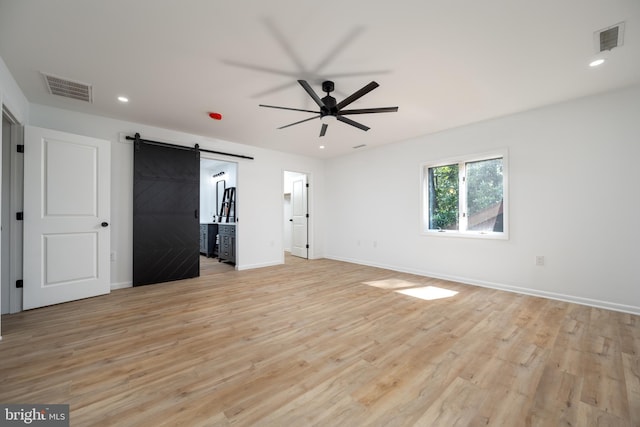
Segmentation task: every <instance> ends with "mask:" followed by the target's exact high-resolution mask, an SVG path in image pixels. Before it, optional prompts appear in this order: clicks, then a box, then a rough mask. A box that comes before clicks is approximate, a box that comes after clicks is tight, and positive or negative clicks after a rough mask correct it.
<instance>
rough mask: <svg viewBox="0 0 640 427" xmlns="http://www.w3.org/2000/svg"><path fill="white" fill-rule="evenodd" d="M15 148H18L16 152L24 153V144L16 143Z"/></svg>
mask: <svg viewBox="0 0 640 427" xmlns="http://www.w3.org/2000/svg"><path fill="white" fill-rule="evenodd" d="M16 148H17V149H18V153H24V144H19V145H16Z"/></svg>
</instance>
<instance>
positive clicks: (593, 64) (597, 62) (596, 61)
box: [589, 58, 604, 67]
mask: <svg viewBox="0 0 640 427" xmlns="http://www.w3.org/2000/svg"><path fill="white" fill-rule="evenodd" d="M602 64H604V59H602V58H598V59H594V60H593V61H591V62H590V63H589V67H597V66H598V65H602Z"/></svg>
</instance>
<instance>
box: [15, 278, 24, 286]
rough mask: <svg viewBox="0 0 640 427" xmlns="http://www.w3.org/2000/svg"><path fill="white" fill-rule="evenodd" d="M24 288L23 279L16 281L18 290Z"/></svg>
mask: <svg viewBox="0 0 640 427" xmlns="http://www.w3.org/2000/svg"><path fill="white" fill-rule="evenodd" d="M22 286H23V282H22V279H19V280H16V288H21V287H22Z"/></svg>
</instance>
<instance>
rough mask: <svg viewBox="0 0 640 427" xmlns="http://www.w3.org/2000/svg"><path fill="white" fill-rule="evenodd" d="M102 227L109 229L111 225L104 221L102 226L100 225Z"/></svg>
mask: <svg viewBox="0 0 640 427" xmlns="http://www.w3.org/2000/svg"><path fill="white" fill-rule="evenodd" d="M100 225H101V226H103V227H108V226H109V223H108V222H106V221H104V222H103V223H102V224H100Z"/></svg>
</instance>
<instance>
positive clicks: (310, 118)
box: [278, 111, 320, 129]
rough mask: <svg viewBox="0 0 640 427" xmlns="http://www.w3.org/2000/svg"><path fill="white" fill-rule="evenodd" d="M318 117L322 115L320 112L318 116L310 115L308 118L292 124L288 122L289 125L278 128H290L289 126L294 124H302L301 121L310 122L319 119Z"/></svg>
mask: <svg viewBox="0 0 640 427" xmlns="http://www.w3.org/2000/svg"><path fill="white" fill-rule="evenodd" d="M314 113H315V111H314ZM318 117H320V114H318V115H317V116H313V117H309V118H308V119H304V120H300V121H299V122H295V123H291V124H288V125H284V126H281V127H279V128H278V129H284V128H288V127H289V126H293V125H297V124H300V123H304V122H308V121H309V120H313V119H317V118H318Z"/></svg>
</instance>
